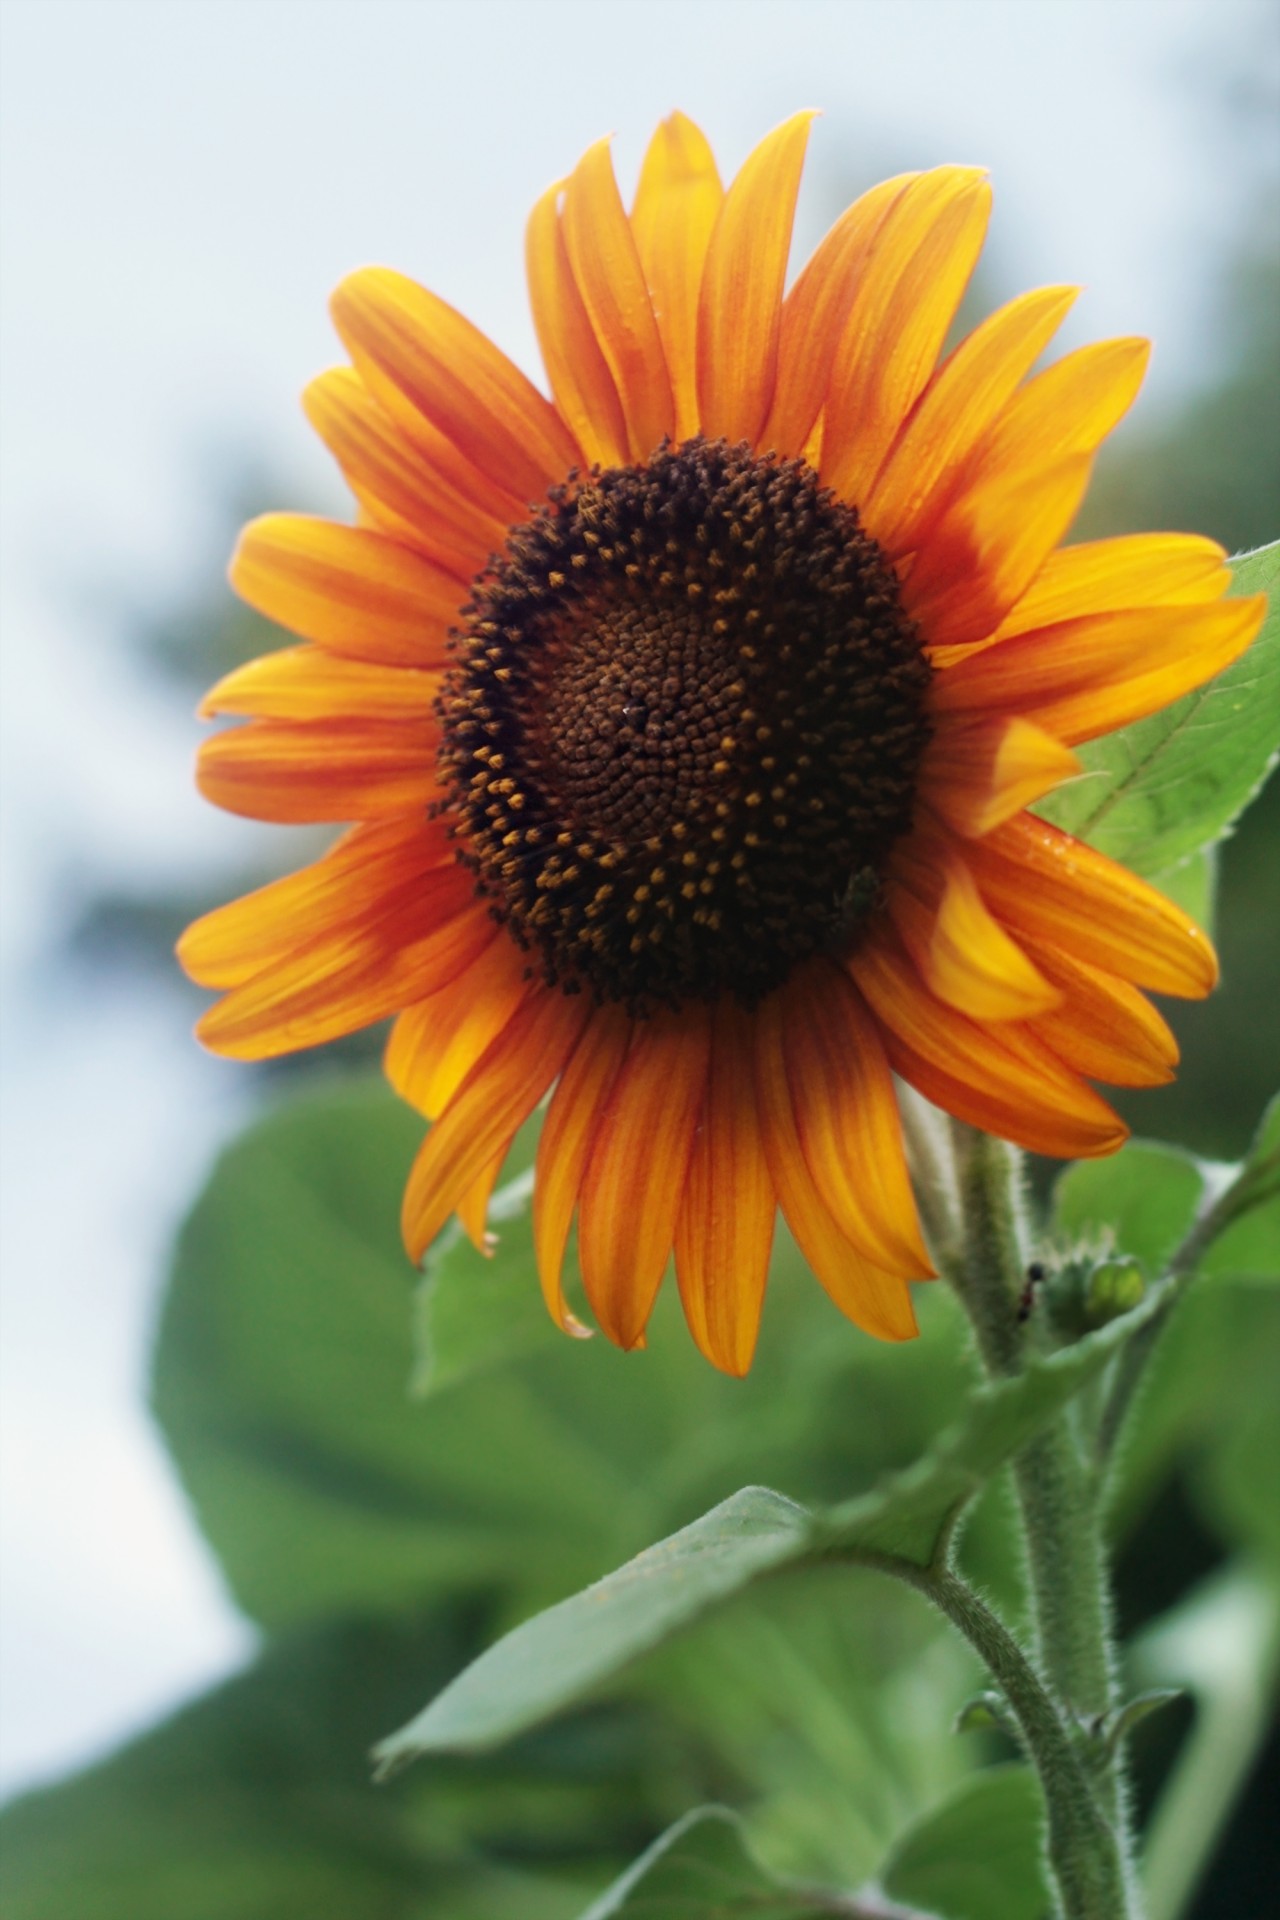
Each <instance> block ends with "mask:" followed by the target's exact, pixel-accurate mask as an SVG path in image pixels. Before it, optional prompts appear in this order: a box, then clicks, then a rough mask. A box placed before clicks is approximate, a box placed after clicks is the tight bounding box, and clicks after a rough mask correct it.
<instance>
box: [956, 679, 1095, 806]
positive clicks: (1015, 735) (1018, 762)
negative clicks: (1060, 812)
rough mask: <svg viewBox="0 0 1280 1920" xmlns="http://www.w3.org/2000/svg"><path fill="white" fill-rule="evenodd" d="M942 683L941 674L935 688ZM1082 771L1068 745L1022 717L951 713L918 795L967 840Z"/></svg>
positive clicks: (1040, 797)
mask: <svg viewBox="0 0 1280 1920" xmlns="http://www.w3.org/2000/svg"><path fill="white" fill-rule="evenodd" d="M941 685H942V676H940V675H939V676H938V678H937V679H935V681H934V683H933V687H934V690H935V691H936V690H937V688H938V687H939V686H941ZM1080 771H1081V765H1080V761H1079V759H1078V758H1077V756H1076V755H1075V754H1074V753H1072V751H1071V749H1070V747H1065V746H1063V744H1062V742H1061V741H1060V740H1058V739H1056V738H1055V736H1054V735H1053V734H1051V733H1046V732H1045V731H1044V729H1043V728H1042V727H1036V726H1033V725H1032V724H1031V722H1030V721H1029V720H1024V719H1022V718H1021V717H1020V716H1019V715H1016V714H1015V715H1013V716H1011V717H1006V718H1000V719H994V720H973V719H970V718H968V717H967V716H966V717H965V718H964V719H960V718H959V717H955V718H953V717H951V716H948V718H947V719H946V721H945V722H943V724H941V725H939V726H938V727H937V731H936V732H935V734H934V736H933V739H932V740H931V741H930V742H929V745H928V747H927V748H926V749H925V756H924V762H923V764H922V766H921V769H920V794H921V798H922V799H923V800H925V801H926V803H927V804H928V805H929V806H930V807H931V808H932V809H933V811H934V812H935V813H936V814H937V815H938V817H939V818H940V819H942V820H944V821H945V822H946V824H947V825H948V826H949V827H951V828H952V829H953V830H954V831H955V832H956V833H958V834H960V835H962V836H963V838H965V839H966V840H967V839H973V838H977V837H979V836H980V835H982V834H984V833H990V831H991V829H992V828H993V827H998V826H999V825H1000V822H1001V821H1002V820H1008V819H1011V818H1012V816H1013V815H1014V814H1015V813H1021V811H1022V809H1023V808H1024V807H1029V806H1030V805H1031V803H1032V801H1034V800H1040V799H1042V798H1043V797H1044V795H1045V794H1046V793H1051V792H1052V791H1053V789H1054V788H1055V787H1059V786H1061V785H1062V782H1063V781H1064V780H1071V779H1073V778H1075V776H1076V775H1077V774H1079V772H1080Z"/></svg>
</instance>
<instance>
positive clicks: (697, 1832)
mask: <svg viewBox="0 0 1280 1920" xmlns="http://www.w3.org/2000/svg"><path fill="white" fill-rule="evenodd" d="M837 1899H838V1896H837ZM848 1912H849V1906H848V1904H847V1902H843V1903H841V1904H839V1905H837V1904H835V1901H833V1902H832V1903H831V1904H825V1903H823V1902H822V1899H821V1895H816V1894H815V1895H811V1894H809V1893H808V1892H807V1891H805V1890H799V1889H794V1888H790V1887H788V1886H787V1885H786V1884H785V1883H784V1882H782V1881H780V1880H778V1879H776V1878H775V1876H774V1875H773V1874H771V1873H769V1872H768V1871H767V1870H766V1868H764V1867H763V1866H761V1864H760V1862H759V1861H758V1860H757V1859H756V1858H755V1855H754V1854H753V1853H752V1851H751V1849H750V1847H749V1846H748V1844H747V1838H746V1833H745V1831H744V1828H743V1824H742V1822H741V1820H740V1819H739V1818H738V1816H737V1814H735V1813H733V1812H731V1811H730V1809H729V1808H727V1807H698V1808H697V1809H695V1811H694V1812H692V1813H687V1814H686V1815H685V1816H684V1818H683V1819H682V1820H677V1821H676V1823H675V1825H674V1826H673V1827H669V1828H668V1829H667V1831H666V1832H665V1833H664V1834H660V1835H659V1837H658V1838H657V1839H656V1840H655V1841H654V1843H653V1845H652V1846H651V1847H648V1848H646V1850H645V1852H644V1853H642V1854H641V1856H640V1858H639V1859H638V1860H636V1861H635V1862H634V1863H633V1864H632V1865H631V1866H630V1867H628V1868H627V1870H626V1872H625V1873H624V1874H621V1875H620V1876H619V1878H618V1879H617V1880H615V1881H614V1883H613V1885H612V1886H611V1887H607V1888H606V1889H605V1891H604V1892H603V1893H602V1894H601V1895H600V1898H599V1899H598V1900H594V1901H593V1902H592V1904H591V1905H590V1907H588V1909H587V1911H586V1912H585V1913H584V1914H583V1915H582V1920H614V1916H615V1915H619V1914H621V1915H627V1914H631V1915H633V1916H635V1920H639V1916H640V1915H642V1914H643V1916H644V1920H695V1917H696V1916H700V1915H703V1916H706V1917H707V1920H710V1917H711V1916H712V1915H715V1916H716V1920H734V1916H735V1915H740V1916H741V1920H748V1916H750V1920H818V1916H820V1915H822V1914H830V1913H846V1914H847V1913H848Z"/></svg>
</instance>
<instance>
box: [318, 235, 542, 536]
mask: <svg viewBox="0 0 1280 1920" xmlns="http://www.w3.org/2000/svg"><path fill="white" fill-rule="evenodd" d="M333 317H334V323H335V325H336V326H337V329H338V332H339V333H340V334H341V336H342V339H343V341H344V343H345V344H346V346H347V348H348V350H349V351H350V352H351V354H352V357H353V358H354V359H355V360H356V363H357V365H359V366H360V367H361V368H362V370H363V368H364V366H365V365H366V364H368V363H372V365H373V366H375V367H376V368H377V369H378V371H379V373H380V374H381V375H382V376H383V378H384V379H385V380H387V381H389V382H390V383H391V385H392V386H393V387H394V388H395V390H396V392H397V393H398V394H399V395H400V396H401V399H402V402H408V403H409V405H410V406H411V407H412V408H413V410H414V412H415V413H416V414H417V415H419V416H420V417H421V418H422V419H423V420H425V421H427V422H428V423H429V424H430V425H431V426H432V427H434V428H435V429H436V430H437V432H439V433H441V434H443V435H444V437H445V439H446V440H448V441H449V442H451V444H452V445H453V446H455V447H457V448H458V449H459V450H460V451H461V453H462V454H463V455H464V456H465V457H466V459H467V460H469V461H470V462H471V463H472V465H473V466H474V467H475V468H476V469H477V471H478V472H480V473H481V474H483V475H484V476H485V477H486V479H487V480H488V481H489V482H490V484H491V485H492V486H493V487H494V488H496V489H498V490H499V491H500V492H502V493H505V494H509V495H514V497H515V498H516V499H517V500H519V501H521V502H527V501H534V500H540V499H541V498H542V496H543V495H544V494H545V493H546V491H547V489H548V487H551V486H554V485H556V484H557V483H558V482H559V481H561V480H563V479H564V477H565V475H566V473H568V471H569V469H570V468H571V467H573V466H575V465H576V464H577V462H578V458H579V454H578V448H577V445H576V443H575V441H574V439H573V436H572V434H571V433H570V432H569V430H568V428H567V427H566V426H565V424H564V422H563V420H562V419H561V418H560V416H559V414H558V413H557V412H556V410H555V408H554V407H553V406H552V405H551V404H550V403H549V402H548V401H546V400H544V399H543V397H542V395H541V394H540V393H539V392H538V389H537V388H536V387H535V386H534V385H533V383H532V382H531V381H529V380H527V379H526V378H525V376H524V374H522V373H521V371H520V369H519V368H518V367H517V366H515V365H514V364H513V362H512V361H510V360H508V358H507V356H506V354H505V353H503V352H502V351H501V350H500V349H499V348H498V347H495V346H494V344H493V342H492V341H491V340H490V339H488V338H487V336H486V335H485V334H483V333H481V331H480V329H479V328H478V327H473V326H472V324H471V322H470V321H469V320H465V319H464V318H463V316H462V315H461V314H460V313H458V312H457V311H456V310H455V309H454V308H453V307H451V306H449V305H448V303H447V302H446V301H444V300H441V299H440V298H439V296H438V295H436V294H434V293H430V292H428V290H427V289H426V288H425V287H420V286H418V284H417V283H416V281H413V280H409V279H406V277H405V276H404V275H403V274H401V273H393V272H392V271H391V270H390V268H388V267H365V268H362V269H361V271H360V272H359V273H353V274H349V275H348V276H347V278H346V279H345V280H344V281H343V282H342V285H341V286H340V287H339V288H338V290H337V292H336V293H335V294H334V296H333ZM376 391H377V389H375V392H376Z"/></svg>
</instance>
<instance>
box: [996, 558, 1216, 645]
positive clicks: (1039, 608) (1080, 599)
mask: <svg viewBox="0 0 1280 1920" xmlns="http://www.w3.org/2000/svg"><path fill="white" fill-rule="evenodd" d="M1226 558H1227V556H1226V554H1225V552H1224V551H1223V549H1222V548H1221V547H1220V546H1219V545H1218V543H1217V541H1216V540H1205V539H1202V538H1201V537H1200V536H1199V535H1198V534H1192V533H1131V534H1124V535H1121V536H1120V537H1119V538H1117V539H1114V540H1085V541H1081V542H1080V544H1079V545H1078V546H1071V547H1063V548H1061V549H1060V550H1059V551H1058V552H1057V553H1051V554H1050V555H1049V558H1048V559H1047V560H1046V561H1045V563H1044V565H1043V567H1041V569H1040V571H1039V573H1038V574H1037V575H1036V577H1035V579H1034V580H1033V581H1032V583H1031V585H1030V586H1029V587H1028V589H1027V591H1026V592H1025V593H1024V594H1023V595H1022V597H1021V599H1020V600H1019V601H1018V602H1017V604H1016V606H1015V607H1014V608H1013V611H1012V612H1011V613H1010V614H1009V615H1008V617H1007V618H1006V619H1005V620H1004V621H1002V623H1001V625H1000V627H999V629H998V632H997V636H996V637H997V638H998V639H1002V640H1003V639H1006V638H1008V637H1011V636H1012V635H1014V634H1017V633H1028V632H1030V631H1031V629H1032V628H1033V627H1051V626H1053V625H1054V623H1055V622H1056V621H1059V620H1075V619H1079V618H1081V617H1082V616H1083V615H1085V614H1091V613H1120V612H1123V611H1124V610H1125V608H1130V607H1132V608H1139V607H1151V606H1164V605H1166V604H1170V603H1176V602H1180V601H1194V600H1216V599H1217V598H1218V597H1219V595H1220V594H1224V593H1225V592H1226V590H1227V588H1228V587H1229V586H1230V584H1231V569H1230V568H1229V567H1228V566H1227V565H1226Z"/></svg>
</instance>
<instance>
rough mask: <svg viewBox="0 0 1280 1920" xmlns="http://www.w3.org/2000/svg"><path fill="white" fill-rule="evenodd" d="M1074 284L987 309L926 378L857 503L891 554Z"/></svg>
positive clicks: (1058, 317)
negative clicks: (876, 474)
mask: <svg viewBox="0 0 1280 1920" xmlns="http://www.w3.org/2000/svg"><path fill="white" fill-rule="evenodd" d="M1078 291H1079V289H1078V288H1076V287H1041V288H1040V289H1038V291H1036V292H1034V293H1024V294H1023V295H1022V296H1021V297H1020V298H1019V299H1017V300H1011V301H1010V302H1009V304H1008V305H1007V306H1004V307H1001V308H1000V309H999V311H998V312H997V313H993V314H992V315H991V316H990V318H989V319H987V320H984V321H983V323H982V325H981V326H979V327H976V328H975V329H974V331H973V332H972V333H971V334H970V335H969V337H968V339H966V340H964V341H962V342H961V344H960V345H959V346H958V347H957V348H956V350H955V352H954V353H953V354H951V356H950V357H949V358H948V360H947V361H946V363H945V364H944V365H943V366H942V367H941V368H939V370H938V372H937V373H936V374H935V375H934V376H933V378H932V380H930V382H929V384H928V386H927V387H926V388H925V390H924V392H923V393H922V394H921V396H920V399H919V401H918V402H917V404H916V406H915V408H914V410H913V411H912V414H911V417H910V418H909V420H908V421H907V423H906V425H905V426H904V427H903V429H902V432H901V433H900V434H899V435H898V438H897V440H896V442H895V443H894V447H893V451H892V453H891V454H890V455H889V458H888V460H887V461H886V462H885V464H884V467H883V469H882V470H881V472H880V475H879V477H878V478H877V479H876V481H875V482H874V484H873V485H872V487H871V490H870V492H869V493H868V494H867V496H866V499H865V502H864V503H863V504H862V506H861V513H862V518H863V520H864V522H865V524H866V527H867V530H868V531H869V532H870V533H871V535H872V536H873V538H874V539H876V540H878V541H879V543H880V545H881V546H882V547H883V548H884V550H885V551H886V553H888V554H890V555H892V556H894V557H896V556H897V555H899V554H902V553H910V552H913V551H914V550H915V548H916V547H917V546H918V545H919V542H920V536H921V530H922V523H923V522H924V521H925V519H926V518H927V517H928V516H930V515H932V514H934V513H936V511H937V505H938V502H939V500H940V498H941V496H942V495H943V494H944V493H945V492H947V491H948V490H949V488H950V485H951V483H952V481H953V479H954V477H955V475H956V473H957V471H958V469H959V468H960V466H961V465H962V463H963V462H964V460H965V459H966V458H967V457H968V455H969V454H970V453H971V452H972V450H973V448H974V446H975V445H976V443H977V441H978V440H979V439H980V438H981V436H982V434H983V433H984V432H985V431H986V430H987V428H988V427H989V426H990V425H991V422H992V420H993V419H994V418H995V417H996V415H997V414H998V413H999V411H1000V409H1001V408H1002V407H1003V406H1004V404H1005V402H1006V401H1007V400H1008V399H1009V397H1010V395H1011V394H1012V393H1013V391H1014V389H1015V388H1016V386H1017V384H1018V382H1019V381H1020V380H1021V379H1022V377H1023V375H1024V374H1025V373H1026V372H1027V370H1028V368H1030V367H1031V366H1032V364H1033V363H1034V362H1035V360H1037V359H1038V358H1039V356H1040V354H1041V353H1042V352H1043V351H1044V349H1045V347H1047V346H1048V344H1049V342H1050V340H1051V339H1052V338H1053V336H1054V334H1055V333H1056V332H1057V330H1058V328H1059V327H1060V326H1061V324H1062V322H1063V320H1064V319H1065V317H1066V315H1067V313H1068V311H1069V309H1070V307H1071V305H1072V302H1073V301H1074V300H1075V297H1076V294H1077V292H1078Z"/></svg>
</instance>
